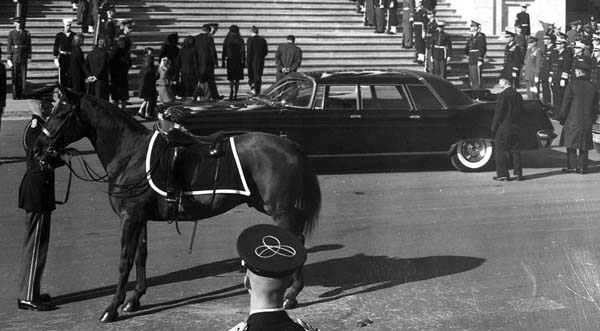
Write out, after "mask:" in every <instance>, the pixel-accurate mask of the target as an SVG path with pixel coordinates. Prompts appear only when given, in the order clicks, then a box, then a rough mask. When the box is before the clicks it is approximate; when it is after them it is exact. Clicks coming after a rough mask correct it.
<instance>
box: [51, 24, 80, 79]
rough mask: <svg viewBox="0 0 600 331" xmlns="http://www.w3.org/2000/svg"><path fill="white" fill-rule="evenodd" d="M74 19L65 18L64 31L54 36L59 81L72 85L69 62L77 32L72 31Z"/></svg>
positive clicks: (55, 62)
mask: <svg viewBox="0 0 600 331" xmlns="http://www.w3.org/2000/svg"><path fill="white" fill-rule="evenodd" d="M72 24H73V20H72V19H70V18H65V19H63V31H60V32H59V33H57V34H56V36H55V37H54V48H53V50H52V54H53V55H54V65H55V66H56V67H57V68H58V82H59V83H60V84H62V85H65V86H68V87H70V86H71V85H70V81H69V70H68V68H69V62H70V58H71V46H72V44H73V37H75V33H73V32H72V31H71V25H72Z"/></svg>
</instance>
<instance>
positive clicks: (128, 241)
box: [100, 216, 143, 323]
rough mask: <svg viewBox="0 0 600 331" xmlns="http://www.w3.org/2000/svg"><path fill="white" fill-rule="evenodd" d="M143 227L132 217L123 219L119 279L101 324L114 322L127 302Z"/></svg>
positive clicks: (101, 318) (101, 317)
mask: <svg viewBox="0 0 600 331" xmlns="http://www.w3.org/2000/svg"><path fill="white" fill-rule="evenodd" d="M142 227H143V226H142V225H141V224H140V223H136V222H135V221H134V220H132V219H131V216H126V217H123V228H122V229H121V258H120V262H119V279H118V282H117V288H116V290H115V295H114V296H113V300H112V302H111V303H110V305H108V307H106V309H105V310H104V313H103V314H102V316H100V322H102V323H108V322H114V321H116V320H117V318H118V317H119V313H118V312H117V309H118V308H119V306H120V305H121V304H122V303H123V301H125V290H126V286H127V280H128V279H129V272H130V271H131V267H132V266H133V257H134V255H135V250H136V248H137V246H138V242H139V237H140V233H141V231H142Z"/></svg>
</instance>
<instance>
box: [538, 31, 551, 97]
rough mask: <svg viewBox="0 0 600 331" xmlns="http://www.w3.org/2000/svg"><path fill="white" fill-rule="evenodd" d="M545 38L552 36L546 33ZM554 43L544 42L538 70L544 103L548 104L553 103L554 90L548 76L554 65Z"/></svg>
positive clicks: (549, 38)
mask: <svg viewBox="0 0 600 331" xmlns="http://www.w3.org/2000/svg"><path fill="white" fill-rule="evenodd" d="M543 39H546V40H551V36H548V35H544V36H543ZM554 51H555V50H554V45H553V44H552V43H549V44H548V45H546V44H543V45H542V48H541V49H540V51H539V55H540V62H539V70H538V82H539V84H540V87H541V90H542V103H544V104H546V105H550V104H552V90H551V87H550V82H548V78H549V77H550V71H551V67H552V62H551V61H552V53H554Z"/></svg>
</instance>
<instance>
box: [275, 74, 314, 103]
mask: <svg viewBox="0 0 600 331" xmlns="http://www.w3.org/2000/svg"><path fill="white" fill-rule="evenodd" d="M313 88H314V83H313V82H312V81H310V80H304V79H302V80H301V79H290V80H288V81H285V82H283V83H281V84H279V85H277V86H275V87H274V88H272V89H269V90H267V91H265V95H266V96H267V97H268V98H270V99H271V101H273V102H285V105H286V106H287V107H299V108H307V107H309V106H310V102H311V99H312V95H313Z"/></svg>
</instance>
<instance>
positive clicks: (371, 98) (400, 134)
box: [360, 84, 414, 154]
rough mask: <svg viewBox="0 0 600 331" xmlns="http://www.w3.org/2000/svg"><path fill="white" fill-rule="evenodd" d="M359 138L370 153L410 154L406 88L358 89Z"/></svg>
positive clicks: (411, 132)
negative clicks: (359, 107) (360, 114)
mask: <svg viewBox="0 0 600 331" xmlns="http://www.w3.org/2000/svg"><path fill="white" fill-rule="evenodd" d="M360 98H361V105H362V112H361V113H362V119H361V120H362V127H361V135H362V139H363V141H364V143H365V146H366V148H367V149H368V152H369V153H370V154H376V153H385V154H405V153H411V152H413V149H414V148H413V143H412V137H411V136H412V135H413V134H414V132H413V131H414V130H413V129H412V125H413V122H414V120H413V119H412V118H411V114H412V106H411V104H410V98H409V97H408V93H407V91H406V88H405V87H404V86H403V85H401V84H398V85H393V84H370V85H361V86H360Z"/></svg>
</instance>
